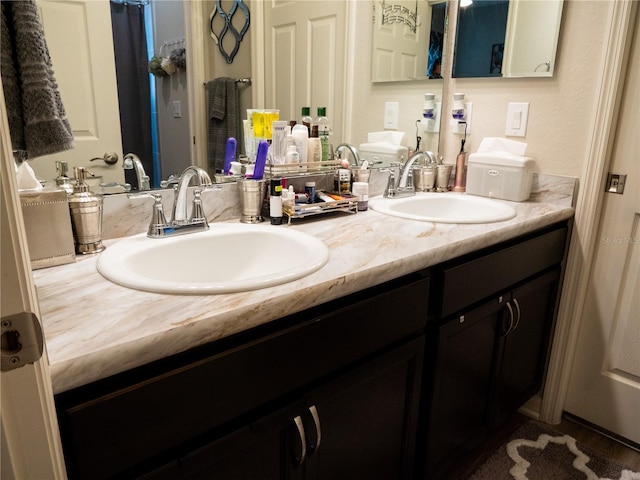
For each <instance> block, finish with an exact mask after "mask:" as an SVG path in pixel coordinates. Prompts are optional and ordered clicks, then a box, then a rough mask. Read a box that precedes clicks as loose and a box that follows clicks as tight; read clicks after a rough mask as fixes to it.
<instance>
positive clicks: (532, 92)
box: [442, 0, 610, 177]
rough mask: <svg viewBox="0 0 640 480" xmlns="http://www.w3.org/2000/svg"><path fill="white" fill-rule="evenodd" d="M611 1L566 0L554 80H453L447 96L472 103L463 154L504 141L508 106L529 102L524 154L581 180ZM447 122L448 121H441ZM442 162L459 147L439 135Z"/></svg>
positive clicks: (542, 166) (543, 168)
mask: <svg viewBox="0 0 640 480" xmlns="http://www.w3.org/2000/svg"><path fill="white" fill-rule="evenodd" d="M609 8H610V1H593V0H567V1H565V4H564V12H563V19H562V28H561V31H560V38H559V41H558V45H559V48H558V54H557V57H556V69H555V73H554V76H553V78H534V79H516V78H500V79H493V78H487V79H452V80H451V83H450V87H449V88H450V90H449V91H450V92H453V91H456V92H464V93H465V94H466V99H467V100H468V101H471V102H473V117H472V121H473V124H472V134H471V135H470V136H469V137H468V140H467V150H468V151H470V152H473V151H475V150H476V149H477V147H478V145H479V143H480V141H481V140H482V138H483V137H488V136H498V137H504V131H505V126H506V117H507V104H508V103H509V102H529V103H530V107H529V121H528V126H527V135H526V137H508V138H511V139H513V140H519V141H523V142H526V143H528V145H529V147H528V149H527V154H528V155H530V156H532V157H534V158H535V159H536V163H537V166H538V169H539V171H541V172H544V173H548V174H556V175H569V176H574V177H580V176H581V173H582V169H583V166H584V164H585V161H586V156H587V148H588V146H589V139H590V136H591V134H592V132H591V131H590V129H591V128H592V124H593V119H594V114H595V106H596V101H597V98H596V94H597V88H598V83H599V80H600V76H601V69H602V64H603V41H604V35H605V32H606V28H607V18H608V16H609ZM446 123H448V122H446ZM442 138H443V141H444V149H443V151H444V152H445V155H446V158H448V159H452V158H454V155H455V154H456V153H457V151H458V150H459V148H460V141H459V137H458V136H455V135H452V134H443V137H442Z"/></svg>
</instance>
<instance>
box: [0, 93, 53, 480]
mask: <svg viewBox="0 0 640 480" xmlns="http://www.w3.org/2000/svg"><path fill="white" fill-rule="evenodd" d="M0 139H2V142H1V145H2V147H1V150H0V170H1V171H2V175H1V187H0V188H1V190H0V195H1V197H2V198H1V200H0V203H1V205H0V209H1V210H2V316H3V317H4V316H8V315H12V314H16V313H20V312H32V313H34V314H35V315H36V316H37V317H38V318H40V317H41V315H40V310H39V306H38V297H37V293H36V288H35V283H34V281H33V274H32V273H31V265H30V257H29V251H28V250H27V239H26V232H25V228H24V219H23V217H22V208H21V206H20V198H19V195H18V187H17V184H16V176H15V173H14V160H13V154H12V153H11V148H10V146H11V139H10V136H9V125H8V121H7V116H6V107H5V102H4V91H3V89H2V85H1V84H0ZM0 384H1V387H0V391H1V394H2V402H0V405H1V407H0V419H1V421H0V423H1V430H2V431H1V435H2V438H1V439H0V443H1V458H2V461H1V462H0V463H1V464H2V465H1V466H2V469H1V472H0V476H1V477H2V478H7V479H11V478H52V479H53V478H55V479H61V478H66V470H65V466H64V457H63V454H62V444H61V442H60V433H59V430H58V423H57V419H56V410H55V404H54V400H53V388H52V385H51V375H50V373H49V362H48V359H47V354H46V345H45V353H44V354H43V356H42V358H41V359H40V360H38V361H37V362H35V363H34V364H33V365H26V366H24V367H22V368H18V369H16V370H12V371H8V372H1V373H0Z"/></svg>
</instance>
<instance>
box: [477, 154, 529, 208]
mask: <svg viewBox="0 0 640 480" xmlns="http://www.w3.org/2000/svg"><path fill="white" fill-rule="evenodd" d="M534 166H535V162H534V160H533V158H530V157H523V156H521V155H514V154H512V153H506V152H477V153H472V154H471V155H469V166H468V168H467V193H470V194H472V195H479V196H482V197H490V198H499V199H502V200H511V201H514V202H523V201H525V200H527V199H528V198H529V195H531V184H532V182H533V170H534Z"/></svg>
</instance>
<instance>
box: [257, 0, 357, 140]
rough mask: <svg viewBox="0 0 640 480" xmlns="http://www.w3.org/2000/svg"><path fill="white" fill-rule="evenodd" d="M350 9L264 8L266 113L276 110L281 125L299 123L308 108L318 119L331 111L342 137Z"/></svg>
mask: <svg viewBox="0 0 640 480" xmlns="http://www.w3.org/2000/svg"><path fill="white" fill-rule="evenodd" d="M347 3H348V2H344V1H343V0H323V1H319V0H307V1H301V0H297V1H289V2H266V3H265V5H264V19H265V23H264V25H265V26H264V36H265V41H264V50H263V51H264V56H265V58H266V59H267V61H266V62H265V107H266V108H278V109H279V110H280V119H282V120H298V119H299V117H300V113H301V110H300V109H301V108H302V107H307V106H308V107H311V109H312V112H311V114H312V116H313V117H315V115H316V108H317V107H327V116H328V117H329V119H330V122H331V129H332V131H333V132H337V133H341V132H342V129H343V125H342V118H343V112H344V97H345V85H346V75H345V54H346V41H347V40H346V36H345V32H346V25H347ZM340 136H341V135H340ZM341 140H342V139H341V138H335V137H334V138H333V139H332V142H333V143H334V145H335V144H336V143H337V142H340V141H341Z"/></svg>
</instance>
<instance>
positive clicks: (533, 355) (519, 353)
mask: <svg viewBox="0 0 640 480" xmlns="http://www.w3.org/2000/svg"><path fill="white" fill-rule="evenodd" d="M559 278H560V269H559V268H556V269H553V270H551V271H549V272H547V273H545V274H543V275H540V276H539V277H537V278H535V279H534V280H532V281H530V282H527V283H526V284H524V285H522V286H521V287H518V288H516V289H514V290H513V291H512V292H511V294H510V297H509V300H508V304H507V305H508V306H510V307H511V310H508V309H507V310H503V324H502V326H501V328H500V330H499V341H498V342H497V347H496V372H495V377H494V381H495V395H496V397H495V401H494V402H493V404H492V406H493V411H491V412H490V423H491V425H492V426H496V425H499V424H500V423H501V422H502V421H503V420H504V419H505V418H506V417H508V416H509V415H511V414H512V413H513V412H514V411H516V410H517V409H518V408H520V407H521V406H522V405H523V404H524V403H525V402H526V401H527V400H529V398H531V397H532V396H533V395H535V394H536V393H537V392H538V391H539V390H540V387H541V386H542V380H543V377H544V371H545V365H546V361H547V354H548V345H549V340H550V339H549V336H550V334H551V327H552V319H553V317H554V310H555V305H556V297H557V292H558V282H559ZM512 319H513V320H512Z"/></svg>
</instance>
